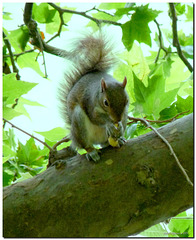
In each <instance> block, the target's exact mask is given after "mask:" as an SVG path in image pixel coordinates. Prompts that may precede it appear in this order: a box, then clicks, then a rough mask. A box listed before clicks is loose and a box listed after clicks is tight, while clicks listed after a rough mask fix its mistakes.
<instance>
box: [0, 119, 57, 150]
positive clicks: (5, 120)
mask: <svg viewBox="0 0 196 240" xmlns="http://www.w3.org/2000/svg"><path fill="white" fill-rule="evenodd" d="M3 121H4V122H7V123H9V124H10V125H11V126H12V127H13V128H16V129H18V130H19V131H21V132H23V133H25V134H26V135H28V136H30V137H32V138H34V139H35V140H37V141H38V142H40V143H42V144H43V145H44V146H46V147H47V148H48V149H49V150H50V151H51V152H53V149H52V148H51V147H50V146H49V145H48V144H47V143H45V142H43V141H41V140H40V139H39V138H37V137H35V136H33V135H31V134H30V133H28V132H26V131H24V130H23V129H21V128H19V127H17V126H16V125H14V124H13V123H11V122H10V121H8V120H7V119H5V118H3Z"/></svg>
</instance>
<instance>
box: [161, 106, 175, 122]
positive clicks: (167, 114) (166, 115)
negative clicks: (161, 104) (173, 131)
mask: <svg viewBox="0 0 196 240" xmlns="http://www.w3.org/2000/svg"><path fill="white" fill-rule="evenodd" d="M177 113H178V111H177V109H176V107H175V103H173V104H172V105H171V106H170V107H167V108H165V109H163V110H162V111H161V112H160V118H159V120H166V119H170V118H172V117H174V116H176V115H177Z"/></svg>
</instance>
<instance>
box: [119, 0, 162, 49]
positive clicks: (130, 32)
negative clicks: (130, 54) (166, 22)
mask: <svg viewBox="0 0 196 240" xmlns="http://www.w3.org/2000/svg"><path fill="white" fill-rule="evenodd" d="M159 13H160V11H156V10H152V9H149V8H148V4H147V5H145V6H141V7H138V8H135V13H133V15H132V18H131V20H130V21H128V22H126V23H125V24H123V25H122V26H121V27H122V32H123V37H122V41H123V43H124V45H125V47H126V48H127V50H128V51H129V50H130V49H131V48H132V46H133V42H134V40H137V41H138V42H139V43H141V42H143V43H146V44H147V45H149V46H151V36H150V33H151V31H150V28H149V27H148V23H149V22H150V21H153V20H154V19H155V18H156V17H157V16H158V14H159Z"/></svg>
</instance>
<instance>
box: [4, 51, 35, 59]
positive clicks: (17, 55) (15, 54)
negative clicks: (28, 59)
mask: <svg viewBox="0 0 196 240" xmlns="http://www.w3.org/2000/svg"><path fill="white" fill-rule="evenodd" d="M34 50H35V49H30V50H27V51H24V52H21V53H14V54H13V56H14V57H16V58H17V57H19V56H21V55H23V54H26V53H31V52H34ZM7 57H10V55H3V58H7Z"/></svg>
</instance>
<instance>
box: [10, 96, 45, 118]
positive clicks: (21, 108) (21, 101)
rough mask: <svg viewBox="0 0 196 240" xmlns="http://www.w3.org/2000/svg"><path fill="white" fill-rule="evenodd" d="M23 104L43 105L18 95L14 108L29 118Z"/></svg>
mask: <svg viewBox="0 0 196 240" xmlns="http://www.w3.org/2000/svg"><path fill="white" fill-rule="evenodd" d="M24 105H30V106H40V107H45V106H43V105H42V104H40V103H38V102H35V101H30V100H27V99H25V98H22V97H20V99H19V101H18V104H17V105H16V107H15V108H14V109H15V110H16V111H17V112H20V113H22V114H23V115H25V116H27V117H28V118H29V119H31V117H30V115H29V113H28V112H27V110H26V109H25V107H24Z"/></svg>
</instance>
